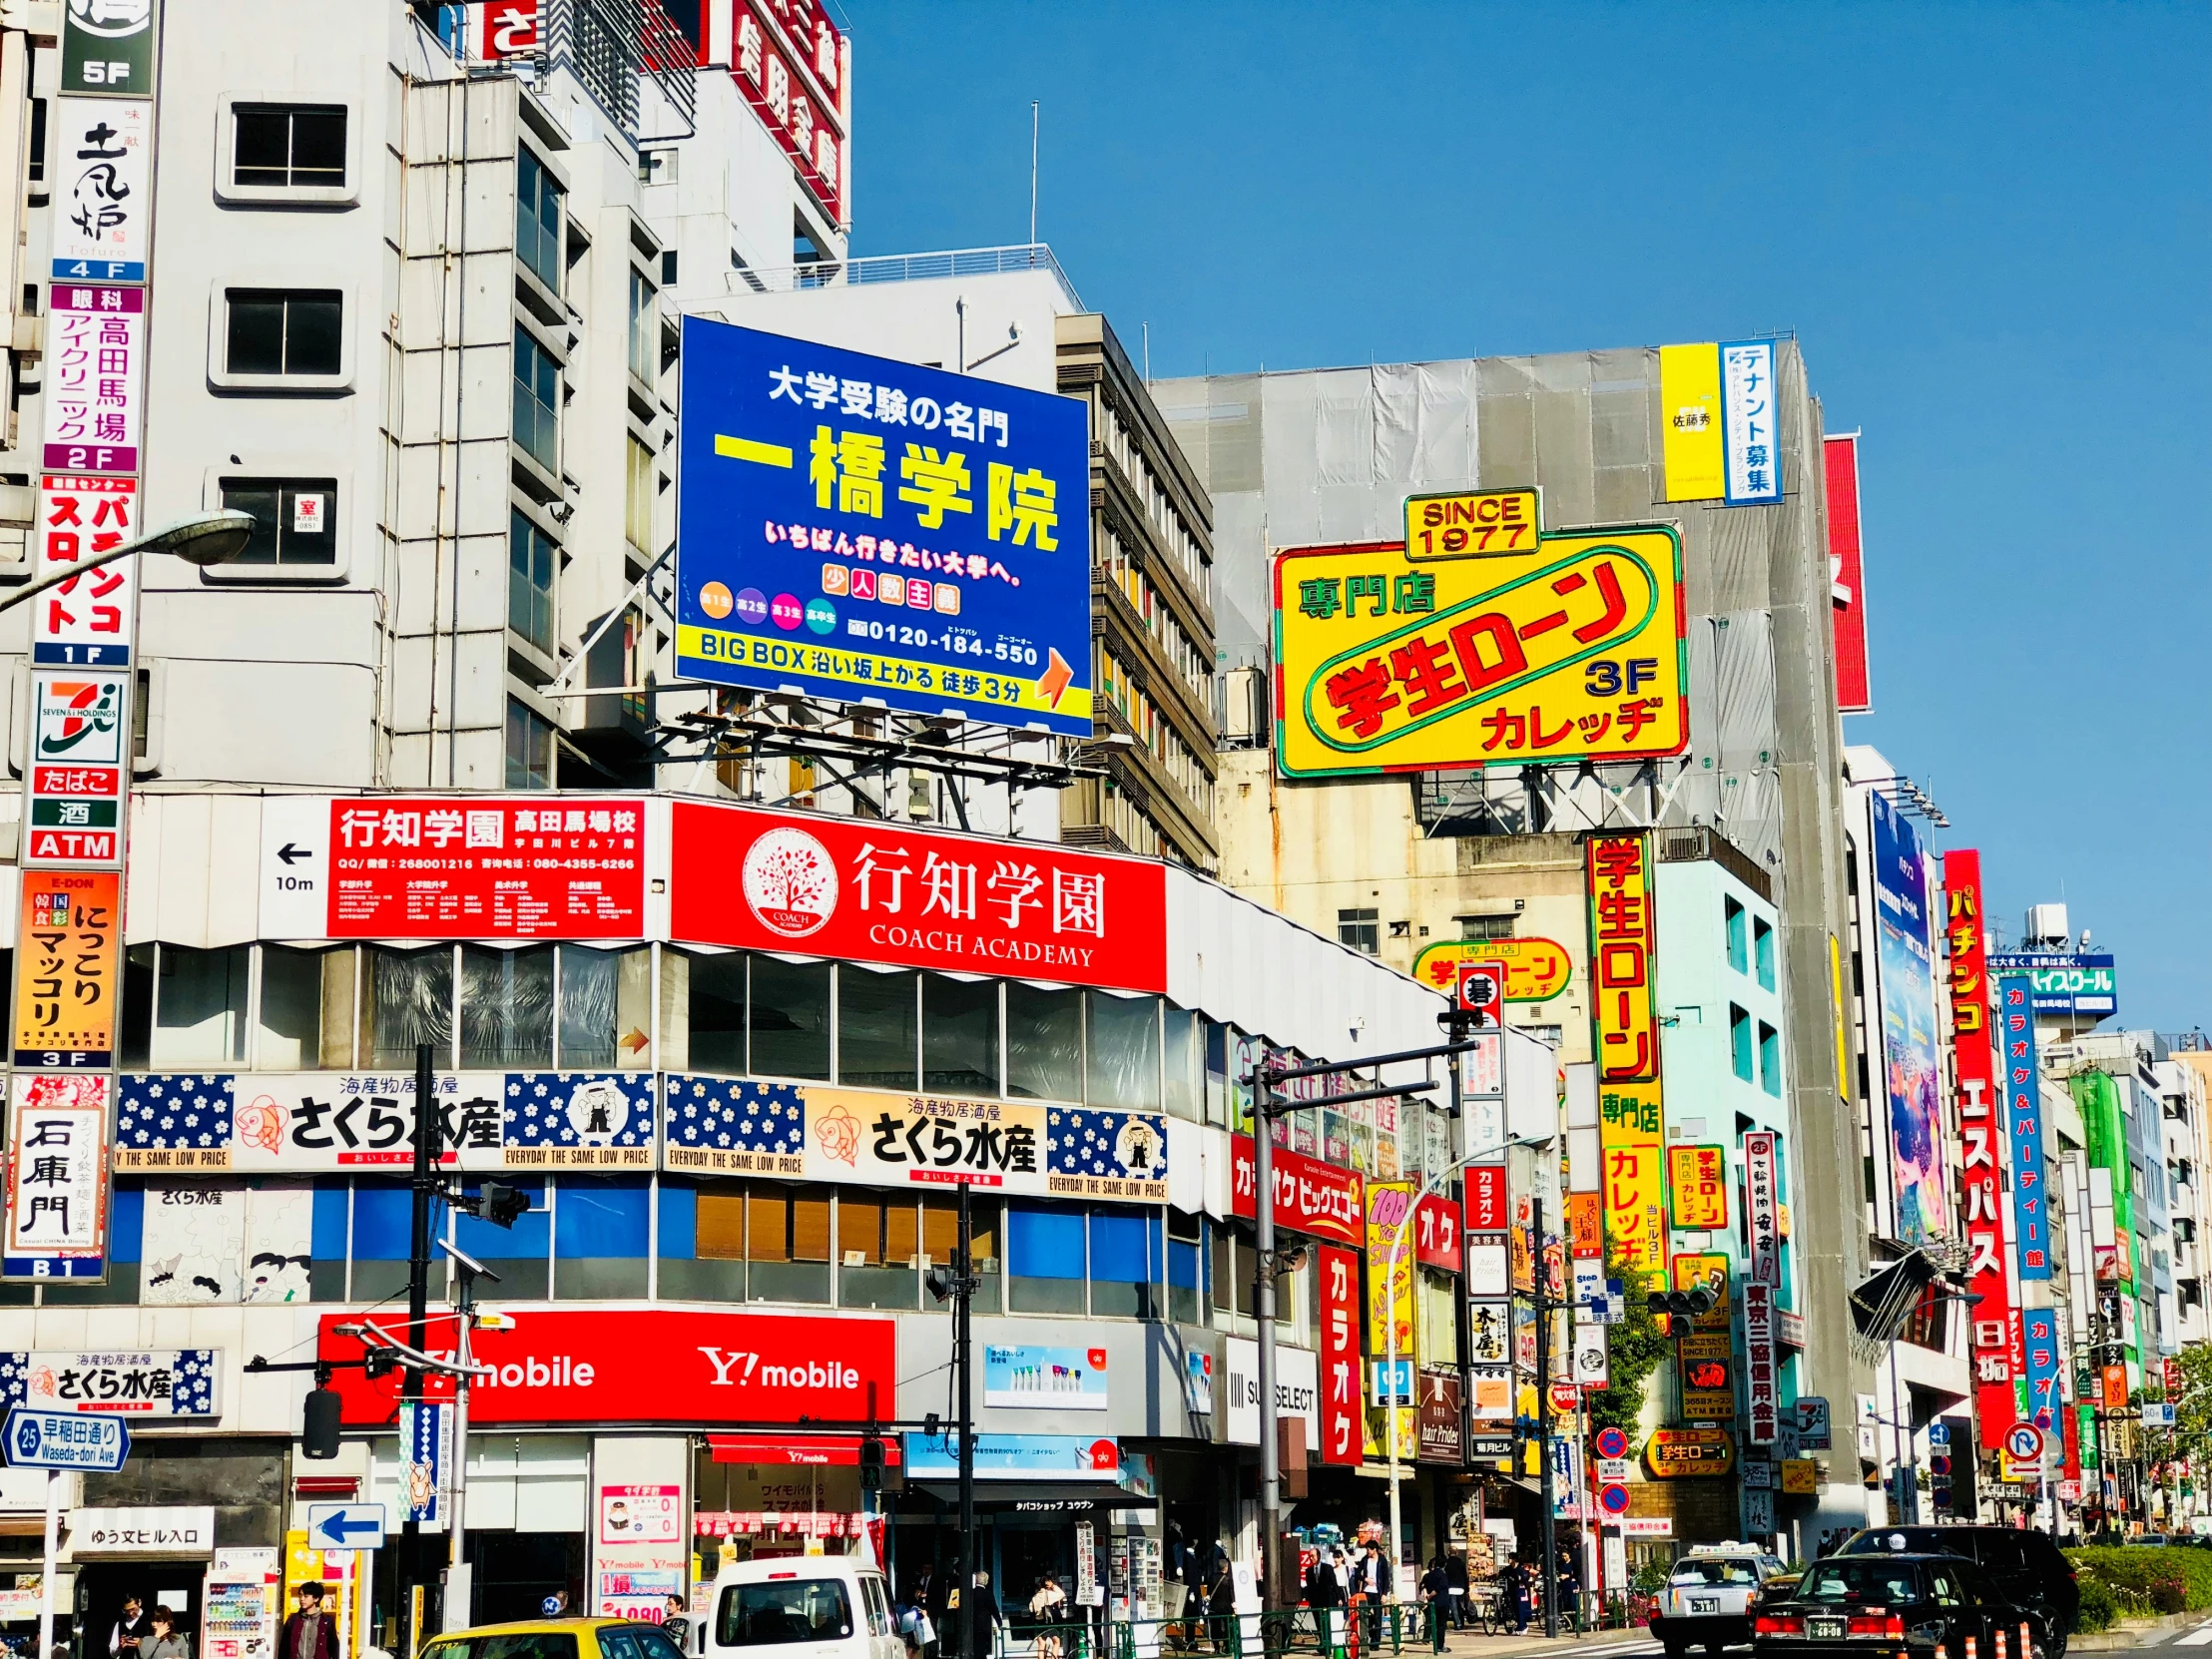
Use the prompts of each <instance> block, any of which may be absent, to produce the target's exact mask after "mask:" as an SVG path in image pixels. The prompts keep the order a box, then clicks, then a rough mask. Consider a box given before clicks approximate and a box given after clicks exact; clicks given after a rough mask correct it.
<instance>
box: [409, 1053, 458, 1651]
mask: <svg viewBox="0 0 2212 1659" xmlns="http://www.w3.org/2000/svg"><path fill="white" fill-rule="evenodd" d="M436 1053H437V1050H436V1047H435V1046H434V1045H433V1044H430V1043H417V1044H415V1113H414V1131H415V1134H414V1172H413V1178H412V1180H411V1182H410V1183H409V1184H410V1186H411V1187H412V1188H413V1193H412V1208H411V1212H410V1214H409V1216H408V1233H407V1346H408V1347H409V1348H411V1349H413V1350H414V1351H415V1353H417V1354H421V1353H423V1352H424V1348H423V1337H424V1328H425V1326H426V1324H427V1321H428V1317H429V1303H430V1206H431V1204H432V1202H433V1201H435V1200H436V1198H437V1197H438V1154H439V1152H440V1150H441V1145H442V1142H443V1140H444V1129H445V1119H444V1116H443V1114H441V1113H440V1112H439V1111H438V1105H437V1070H436V1066H435V1063H434V1059H435V1055H436ZM403 1363H404V1364H405V1366H406V1370H405V1372H404V1374H403V1378H404V1381H403V1382H402V1384H401V1387H400V1395H399V1397H400V1399H401V1401H402V1404H401V1413H402V1415H408V1414H409V1413H408V1412H407V1409H406V1408H407V1406H409V1405H411V1406H412V1407H413V1408H414V1413H413V1414H416V1415H418V1414H419V1413H420V1412H422V1411H424V1410H427V1409H429V1408H430V1407H429V1405H428V1403H427V1401H425V1399H424V1397H423V1383H424V1382H425V1381H426V1379H427V1377H428V1373H426V1372H425V1371H424V1370H423V1369H422V1367H421V1366H419V1365H416V1364H413V1363H412V1362H403ZM421 1431H422V1430H421V1428H420V1426H419V1425H418V1426H417V1427H416V1429H415V1432H416V1433H417V1434H419V1433H421ZM410 1450H411V1448H410V1447H408V1446H405V1445H402V1446H401V1447H400V1455H401V1459H402V1461H404V1460H405V1459H406V1456H407V1453H408V1452H409V1451H410ZM455 1455H457V1456H461V1457H466V1456H467V1452H466V1451H465V1450H457V1451H456V1453H455ZM421 1549H422V1523H421V1522H420V1521H418V1520H416V1519H415V1518H414V1515H413V1513H412V1505H410V1506H409V1513H408V1517H407V1520H406V1523H405V1524H404V1525H403V1526H402V1527H401V1529H400V1543H399V1561H398V1569H399V1570H398V1572H397V1573H396V1574H395V1575H394V1581H395V1585H396V1588H397V1591H398V1601H399V1605H398V1614H399V1629H400V1638H399V1639H400V1643H401V1652H402V1653H403V1654H406V1655H410V1656H411V1655H412V1654H413V1653H414V1651H415V1641H416V1638H417V1637H418V1635H419V1634H420V1632H418V1631H417V1630H416V1629H415V1625H414V1596H415V1590H416V1587H417V1585H418V1584H419V1583H420V1581H421V1576H422V1557H421Z"/></svg>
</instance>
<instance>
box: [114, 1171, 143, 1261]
mask: <svg viewBox="0 0 2212 1659" xmlns="http://www.w3.org/2000/svg"><path fill="white" fill-rule="evenodd" d="M145 1233H146V1189H145V1188H144V1187H143V1186H136V1185H134V1186H128V1187H126V1186H125V1185H124V1184H123V1183H122V1182H120V1181H119V1182H117V1183H116V1187H115V1206H114V1208H113V1209H112V1210H111V1211H110V1212H109V1215H108V1255H109V1256H110V1257H111V1258H113V1259H114V1260H116V1261H118V1262H136V1261H138V1260H139V1259H140V1257H139V1242H140V1240H141V1239H142V1238H143V1237H144V1236H145Z"/></svg>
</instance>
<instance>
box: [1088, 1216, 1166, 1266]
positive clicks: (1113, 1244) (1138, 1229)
mask: <svg viewBox="0 0 2212 1659" xmlns="http://www.w3.org/2000/svg"><path fill="white" fill-rule="evenodd" d="M1091 1277H1092V1278H1093V1279H1106V1280H1113V1281H1115V1282H1118V1283H1120V1284H1124V1285H1157V1284H1159V1282H1160V1218H1159V1217H1158V1216H1156V1215H1153V1216H1148V1215H1145V1214H1143V1213H1142V1212H1140V1213H1138V1214H1136V1215H1129V1216H1123V1215H1115V1214H1113V1213H1112V1212H1111V1211H1104V1210H1102V1211H1099V1212H1098V1213H1097V1214H1095V1215H1093V1216H1092V1217H1091Z"/></svg>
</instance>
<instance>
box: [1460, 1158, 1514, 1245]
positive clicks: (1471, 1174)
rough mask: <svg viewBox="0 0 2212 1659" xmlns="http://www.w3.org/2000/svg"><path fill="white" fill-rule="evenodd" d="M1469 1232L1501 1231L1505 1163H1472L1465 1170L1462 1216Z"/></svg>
mask: <svg viewBox="0 0 2212 1659" xmlns="http://www.w3.org/2000/svg"><path fill="white" fill-rule="evenodd" d="M1464 1220H1465V1222H1466V1229H1467V1231H1468V1232H1469V1233H1502V1232H1504V1231H1505V1166H1504V1165H1503V1164H1472V1165H1469V1166H1468V1168H1467V1172H1466V1215H1465V1217H1464Z"/></svg>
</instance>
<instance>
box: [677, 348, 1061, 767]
mask: <svg viewBox="0 0 2212 1659" xmlns="http://www.w3.org/2000/svg"><path fill="white" fill-rule="evenodd" d="M682 364H683V368H682V376H683V380H682V398H683V402H682V407H683V411H684V413H683V426H682V437H681V439H680V451H681V452H680V457H679V459H680V465H679V475H678V481H677V492H676V586H677V600H676V663H677V672H678V673H679V674H682V675H684V676H686V677H687V678H690V679H695V680H712V681H717V682H719V683H721V684H723V685H729V686H747V687H751V688H753V689H755V690H758V691H791V692H796V693H798V694H800V695H802V696H807V697H818V698H825V699H830V700H833V701H837V702H843V703H878V704H881V705H883V706H884V707H887V708H891V709H898V710H904V711H906V712H909V713H914V714H928V715H935V714H951V715H953V716H955V717H957V718H959V719H962V720H977V721H987V722H991V723H994V724H997V725H1002V726H1012V727H1038V728H1041V729H1044V730H1046V731H1051V732H1059V733H1065V734H1068V735H1070V736H1076V737H1086V738H1087V737H1089V736H1090V735H1091V698H1092V690H1093V688H1092V685H1091V535H1090V490H1091V482H1090V480H1091V464H1090V414H1089V410H1088V408H1087V407H1086V405H1085V404H1083V403H1081V402H1079V401H1077V400H1076V399H1074V398H1069V397H1061V396H1058V395H1056V394H1053V393H1049V392H1039V391H1028V390H1024V389H1023V388H1021V387H1019V386H1008V385H1001V384H999V383H998V382H997V381H994V380H981V379H976V378H974V377H972V376H969V375H965V374H952V373H948V372H946V371H945V370H943V369H935V368H923V367H920V366H918V365H916V364H913V363H904V362H897V361H894V360H892V359H890V358H887V357H874V356H868V355H866V354H864V353H862V352H858V351H844V350H840V349H838V348H837V347H835V346H830V345H817V344H815V343H813V342H812V341H809V340H801V339H789V338H786V337H784V336H783V335H780V334H766V333H761V332H759V331H758V330H756V329H752V328H739V327H735V326H733V325H731V324H729V323H726V322H715V321H711V320H707V319H704V318H701V317H696V316H687V317H686V318H684V323H683V351H682Z"/></svg>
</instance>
